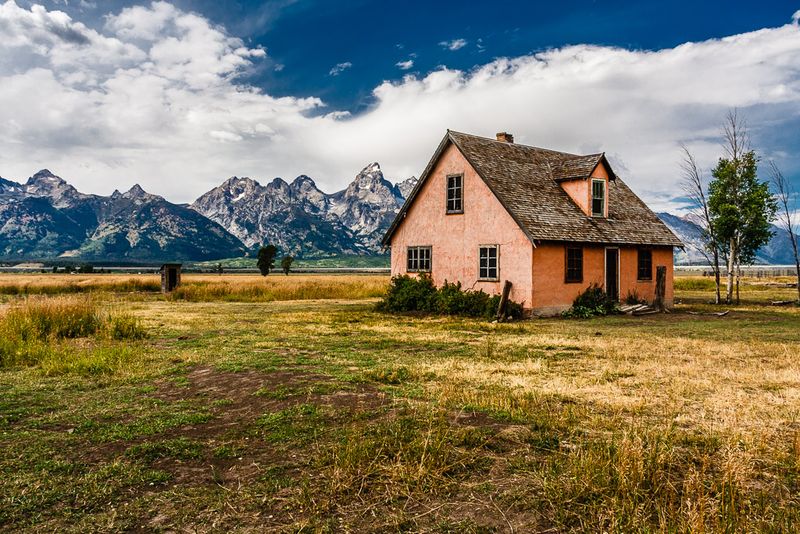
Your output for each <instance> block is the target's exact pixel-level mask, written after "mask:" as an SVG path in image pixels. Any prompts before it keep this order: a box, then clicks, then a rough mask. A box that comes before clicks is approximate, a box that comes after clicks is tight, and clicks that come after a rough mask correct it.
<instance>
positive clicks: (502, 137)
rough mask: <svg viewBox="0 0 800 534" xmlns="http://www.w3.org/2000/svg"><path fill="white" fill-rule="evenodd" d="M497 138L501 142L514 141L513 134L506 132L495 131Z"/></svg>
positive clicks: (511, 142)
mask: <svg viewBox="0 0 800 534" xmlns="http://www.w3.org/2000/svg"><path fill="white" fill-rule="evenodd" d="M497 140H498V141H500V142H501V143H509V144H513V143H514V136H513V135H511V134H510V133H508V132H498V133H497Z"/></svg>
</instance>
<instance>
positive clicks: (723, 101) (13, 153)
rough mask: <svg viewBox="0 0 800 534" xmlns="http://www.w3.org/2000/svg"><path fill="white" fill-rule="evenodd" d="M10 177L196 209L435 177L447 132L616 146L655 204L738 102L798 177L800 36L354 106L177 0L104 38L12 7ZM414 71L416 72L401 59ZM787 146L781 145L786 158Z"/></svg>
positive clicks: (135, 13)
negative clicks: (254, 185) (427, 171)
mask: <svg viewBox="0 0 800 534" xmlns="http://www.w3.org/2000/svg"><path fill="white" fill-rule="evenodd" d="M0 34H2V35H3V36H4V39H3V40H0V174H1V175H2V176H3V177H5V178H11V179H24V178H25V177H27V176H29V175H30V174H32V173H33V172H34V171H35V170H38V169H39V168H44V167H46V168H50V169H51V170H53V171H55V172H58V173H59V174H61V175H62V176H64V177H65V178H67V179H69V180H70V181H72V182H73V183H75V184H76V186H78V187H79V189H82V190H84V191H88V192H98V193H105V194H107V193H110V192H111V191H113V190H114V189H115V188H119V189H123V188H127V187H129V186H130V185H132V184H134V183H141V184H142V185H143V186H144V187H145V188H146V189H148V190H151V191H152V192H154V193H158V194H162V195H165V196H167V197H168V198H170V199H171V200H173V201H177V202H184V201H191V200H193V199H194V198H196V197H197V196H199V195H200V194H202V193H203V192H205V191H207V190H208V189H210V188H211V187H213V186H215V185H218V184H219V183H220V182H221V181H222V180H223V179H225V178H226V177H228V176H231V175H234V174H236V175H239V176H242V175H245V176H247V175H249V176H252V177H254V178H257V179H259V180H262V181H268V180H269V179H271V178H272V177H274V176H283V177H285V178H288V179H291V178H293V177H294V176H296V175H298V174H303V173H304V174H308V175H310V176H313V177H314V178H315V179H316V180H317V181H318V183H319V184H320V186H321V187H322V188H323V189H326V190H328V191H334V190H336V189H339V188H341V187H343V186H345V185H346V184H347V182H348V181H349V180H350V179H352V177H353V175H354V174H355V173H356V172H357V171H358V170H359V169H360V168H361V167H363V165H364V164H365V163H367V162H370V161H379V162H381V166H382V168H383V169H384V172H386V174H387V176H388V177H390V178H393V179H403V178H406V177H408V176H411V175H419V173H420V171H421V170H422V168H424V166H425V164H426V163H427V160H428V158H429V157H430V155H431V153H432V152H433V150H434V148H435V146H436V144H437V143H438V141H439V140H440V139H441V137H442V136H443V135H444V133H445V130H446V129H447V128H452V129H456V130H461V131H467V132H473V133H476V134H481V135H488V136H491V135H493V134H494V132H496V131H509V132H512V133H513V134H515V138H516V140H517V142H521V143H526V144H533V145H538V146H545V147H549V148H554V149H558V150H565V151H571V152H585V153H588V152H596V151H606V152H607V153H608V155H609V157H610V159H611V161H612V164H613V165H614V166H615V168H616V169H617V170H618V172H619V173H620V174H621V175H622V177H623V178H624V179H625V180H626V181H627V182H628V183H629V184H630V185H631V186H632V187H633V188H634V190H636V191H637V192H638V193H640V194H642V196H643V197H644V198H645V199H646V200H648V201H649V202H650V203H651V204H652V205H654V207H656V208H658V209H661V208H663V207H668V206H669V204H670V203H671V202H672V199H673V198H674V197H675V196H676V195H678V194H679V193H680V188H679V186H678V185H677V183H676V182H677V175H678V172H677V169H678V167H677V163H678V160H679V157H680V155H679V151H678V143H680V142H685V143H687V144H688V145H689V146H690V147H691V148H692V149H693V150H694V151H695V152H696V154H697V156H698V157H699V159H700V161H701V163H703V164H704V165H710V164H711V163H713V161H714V159H715V158H716V157H717V155H718V154H719V152H720V147H719V144H718V137H719V125H720V123H721V120H722V118H723V117H724V114H725V112H726V110H727V109H729V108H731V107H738V108H739V109H740V112H741V113H742V114H743V115H745V116H746V117H747V118H748V123H749V125H750V127H751V129H752V130H753V138H754V142H755V143H756V146H757V147H758V148H762V147H759V146H758V143H759V139H763V138H765V137H767V136H768V137H769V140H770V143H769V144H768V145H766V144H765V145H764V147H766V148H763V150H762V152H764V156H765V158H774V159H776V161H777V162H778V163H779V164H781V166H782V167H783V169H784V172H785V173H786V174H787V176H793V175H794V173H795V172H797V171H798V169H797V168H796V165H795V167H794V168H793V167H792V164H791V161H790V159H789V158H788V156H785V157H782V156H780V151H781V150H783V151H784V152H786V153H787V154H791V153H795V154H796V153H797V150H798V146H797V144H798V141H797V139H796V136H795V135H794V134H793V132H796V131H797V129H798V127H800V28H798V26H797V25H796V24H794V23H793V24H786V25H785V26H782V27H779V28H768V29H762V30H758V31H755V32H750V33H746V34H741V35H733V36H730V37H727V38H724V39H714V40H709V41H704V42H697V43H686V44H683V45H680V46H678V47H675V48H670V49H665V50H660V51H632V50H625V49H620V48H612V47H602V46H588V45H576V46H569V47H564V48H559V49H553V50H548V51H546V52H542V53H539V54H534V55H528V56H523V57H516V58H501V59H497V60H494V61H492V62H489V63H486V64H485V65H481V66H478V67H476V68H475V69H473V70H470V71H461V70H453V69H448V68H446V67H441V68H438V69H437V70H434V71H433V72H429V73H427V74H424V75H421V76H414V75H408V74H406V75H405V76H404V77H403V78H402V79H401V80H398V81H387V82H384V83H382V84H380V85H379V86H378V87H376V88H375V89H374V92H373V96H374V104H373V105H372V107H371V108H370V109H368V110H366V111H364V112H360V113H358V114H356V115H353V116H351V115H349V114H348V113H346V112H343V111H341V110H336V109H329V108H326V107H325V105H324V103H323V102H322V101H321V100H320V99H318V98H295V97H282V98H277V97H273V96H271V95H269V94H266V93H265V92H264V91H262V90H260V89H257V88H254V87H251V86H249V85H248V84H247V83H246V81H247V78H246V75H247V74H248V73H249V72H250V71H251V70H252V69H254V68H255V67H256V66H257V65H258V64H259V63H260V62H264V61H269V58H267V54H266V51H265V50H263V49H260V48H253V47H249V46H247V45H246V44H245V43H244V42H242V41H241V40H240V39H237V38H236V37H233V36H231V35H229V34H228V33H227V32H226V30H225V29H224V28H220V27H219V26H217V25H215V24H213V23H211V22H210V21H208V20H206V19H204V18H203V17H200V16H198V15H196V14H192V13H187V12H184V11H182V10H180V9H178V8H176V7H175V6H173V5H171V4H168V3H165V2H155V3H153V4H150V5H149V6H146V7H142V6H139V7H133V8H127V9H123V10H122V11H120V12H118V13H114V14H111V15H110V16H109V17H108V18H107V22H106V25H105V27H104V28H103V29H102V31H99V32H98V31H95V30H92V29H90V28H87V27H86V26H84V25H83V24H82V23H80V22H79V21H76V20H72V19H70V18H69V17H68V16H67V15H66V14H64V13H61V12H59V11H55V10H50V11H49V10H47V9H45V8H43V7H40V6H33V7H31V8H30V9H25V8H22V7H20V6H18V5H17V4H16V3H15V2H14V1H13V0H8V1H6V2H5V3H3V4H0ZM398 66H399V65H398ZM769 150H772V151H773V152H772V153H769Z"/></svg>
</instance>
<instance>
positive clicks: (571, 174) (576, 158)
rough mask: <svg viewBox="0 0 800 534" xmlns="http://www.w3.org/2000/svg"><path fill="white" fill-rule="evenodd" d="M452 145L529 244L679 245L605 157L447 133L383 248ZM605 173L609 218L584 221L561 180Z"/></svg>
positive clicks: (394, 223) (398, 216)
mask: <svg viewBox="0 0 800 534" xmlns="http://www.w3.org/2000/svg"><path fill="white" fill-rule="evenodd" d="M449 143H453V144H454V145H455V146H456V147H457V148H458V149H459V151H460V152H461V153H462V154H463V156H464V158H465V159H466V160H467V162H469V164H470V165H471V166H472V167H473V168H474V169H475V171H476V172H477V173H478V175H479V176H480V177H481V178H482V179H483V181H484V182H485V183H486V185H487V186H488V187H489V189H490V190H491V191H492V193H493V194H494V195H495V196H496V197H497V199H498V200H499V201H500V203H501V204H502V205H503V207H504V208H505V209H506V210H507V211H508V213H509V214H510V215H511V216H512V218H513V219H514V220H515V221H516V222H517V224H518V225H519V226H520V228H521V229H522V230H523V231H524V232H525V234H526V235H527V236H528V238H529V239H531V241H534V242H535V241H537V240H541V241H576V242H586V243H609V244H636V245H664V246H683V243H681V241H680V240H679V239H678V238H677V237H676V236H675V234H673V233H672V232H671V231H670V230H669V228H667V226H666V225H665V224H664V223H663V222H661V220H660V219H659V218H658V217H657V216H656V214H655V213H653V212H652V211H651V210H650V208H648V207H647V206H646V205H645V204H644V202H642V200H641V199H639V197H637V196H636V195H635V194H634V193H633V191H631V190H630V189H629V188H628V186H627V185H626V184H625V183H624V182H623V181H622V180H620V179H619V178H618V177H617V176H616V175H615V174H614V172H613V170H612V169H611V165H610V164H609V163H608V160H607V159H606V157H605V155H604V154H591V155H587V156H580V155H576V154H567V153H564V152H557V151H553V150H547V149H543V148H536V147H531V146H526V145H519V144H514V143H505V142H500V141H495V140H492V139H486V138H483V137H478V136H474V135H469V134H464V133H459V132H454V131H450V130H448V132H447V134H446V135H445V136H444V138H443V139H442V141H441V142H440V143H439V146H438V148H437V149H436V152H435V153H434V155H433V157H432V158H431V160H430V162H429V163H428V165H427V166H426V168H425V171H424V172H423V173H422V175H421V176H420V179H419V181H418V182H417V184H416V186H415V187H414V189H413V190H412V192H411V194H410V195H409V196H408V198H407V199H406V202H405V204H404V205H403V207H402V208H401V209H400V212H399V213H398V214H397V217H396V218H395V220H394V222H393V223H392V225H391V226H390V227H389V230H388V231H387V232H386V235H385V236H384V238H383V244H384V245H387V244H388V243H389V241H390V239H391V236H392V234H393V233H394V231H395V229H396V228H397V226H398V225H399V223H400V222H401V221H402V219H403V217H405V214H406V212H407V210H408V208H409V206H411V204H412V203H413V202H414V198H415V197H416V195H417V193H418V192H419V190H420V189H421V187H422V185H423V183H424V182H425V181H426V179H427V178H428V175H429V174H430V173H431V172H432V170H433V168H434V165H435V164H436V162H437V161H438V159H439V157H440V156H441V154H442V152H443V151H444V149H445V148H446V147H447V145H448V144H449ZM600 164H603V165H605V167H606V169H607V170H608V171H609V178H610V179H609V186H608V187H609V191H608V199H609V206H608V217H607V218H602V219H601V218H592V217H588V216H587V215H586V214H584V213H583V211H581V209H580V208H579V207H578V206H577V205H576V204H575V203H574V202H573V201H572V199H571V198H570V197H569V195H568V194H567V192H566V191H564V189H563V188H562V187H561V186H560V185H559V181H563V180H570V179H581V178H588V177H589V176H591V174H592V173H593V172H594V170H595V169H596V168H597V166H598V165H600Z"/></svg>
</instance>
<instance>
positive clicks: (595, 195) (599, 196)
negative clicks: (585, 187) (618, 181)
mask: <svg viewBox="0 0 800 534" xmlns="http://www.w3.org/2000/svg"><path fill="white" fill-rule="evenodd" d="M605 197H606V183H605V182H601V181H593V182H592V215H600V216H602V215H604V213H605Z"/></svg>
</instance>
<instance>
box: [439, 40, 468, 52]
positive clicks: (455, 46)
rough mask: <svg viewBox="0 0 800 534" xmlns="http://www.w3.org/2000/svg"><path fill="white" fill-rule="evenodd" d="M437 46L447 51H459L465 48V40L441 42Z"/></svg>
mask: <svg viewBox="0 0 800 534" xmlns="http://www.w3.org/2000/svg"><path fill="white" fill-rule="evenodd" d="M439 46H441V47H443V48H446V49H448V50H451V51H453V50H459V49H461V48H464V47H465V46H467V40H466V39H453V40H452V41H442V42H440V43H439Z"/></svg>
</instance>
